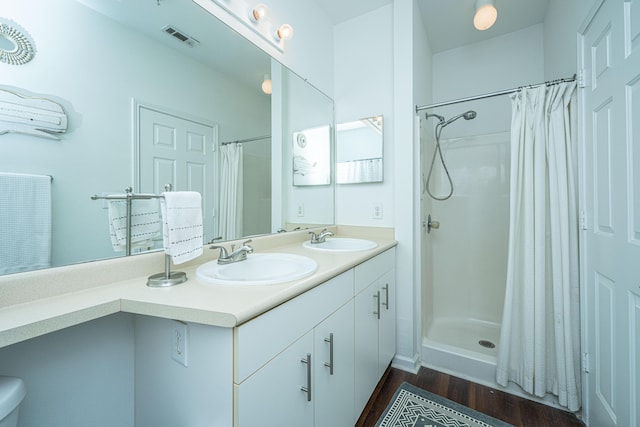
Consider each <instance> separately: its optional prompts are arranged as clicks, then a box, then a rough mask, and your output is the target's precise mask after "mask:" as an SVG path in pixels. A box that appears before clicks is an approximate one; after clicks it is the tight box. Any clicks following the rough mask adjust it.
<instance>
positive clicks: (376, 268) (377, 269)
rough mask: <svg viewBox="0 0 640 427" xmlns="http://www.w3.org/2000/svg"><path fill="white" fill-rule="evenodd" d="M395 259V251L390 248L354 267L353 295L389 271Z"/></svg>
mask: <svg viewBox="0 0 640 427" xmlns="http://www.w3.org/2000/svg"><path fill="white" fill-rule="evenodd" d="M395 259H396V251H395V248H392V249H389V250H388V251H385V252H383V253H381V254H380V255H378V256H376V257H374V258H371V259H370V260H368V261H365V262H363V263H362V264H360V265H358V266H356V268H355V293H356V294H359V293H360V292H362V291H363V290H364V289H365V288H366V287H367V286H369V285H370V284H371V283H373V281H374V280H376V279H377V278H379V277H380V276H382V275H383V274H384V273H386V272H387V271H389V270H391V269H392V268H393V267H394V265H395Z"/></svg>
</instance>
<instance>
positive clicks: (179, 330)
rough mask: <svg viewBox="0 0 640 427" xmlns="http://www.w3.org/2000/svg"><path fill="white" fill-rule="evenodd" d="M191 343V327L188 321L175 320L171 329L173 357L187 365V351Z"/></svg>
mask: <svg viewBox="0 0 640 427" xmlns="http://www.w3.org/2000/svg"><path fill="white" fill-rule="evenodd" d="M188 343H189V329H188V328H187V324H186V323H182V322H178V321H177V320H174V321H173V328H172V330H171V358H172V359H173V360H175V361H176V362H178V363H180V364H181V365H182V366H184V367H185V368H186V367H187V351H188V348H189V347H188Z"/></svg>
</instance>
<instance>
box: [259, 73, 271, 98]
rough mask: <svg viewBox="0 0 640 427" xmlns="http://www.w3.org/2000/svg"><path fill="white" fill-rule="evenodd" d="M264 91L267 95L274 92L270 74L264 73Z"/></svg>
mask: <svg viewBox="0 0 640 427" xmlns="http://www.w3.org/2000/svg"><path fill="white" fill-rule="evenodd" d="M261 86H262V91H263V92H264V93H266V94H267V95H271V93H272V92H273V84H272V83H271V76H270V75H269V74H265V75H264V80H262V85H261Z"/></svg>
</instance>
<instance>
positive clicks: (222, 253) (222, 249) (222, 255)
mask: <svg viewBox="0 0 640 427" xmlns="http://www.w3.org/2000/svg"><path fill="white" fill-rule="evenodd" d="M209 249H220V256H219V257H218V259H220V258H226V257H227V256H229V255H228V254H227V248H225V247H224V246H218V245H212V246H209Z"/></svg>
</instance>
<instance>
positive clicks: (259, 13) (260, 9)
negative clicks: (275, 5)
mask: <svg viewBox="0 0 640 427" xmlns="http://www.w3.org/2000/svg"><path fill="white" fill-rule="evenodd" d="M268 14H269V9H268V8H267V6H266V5H264V4H262V3H260V4H258V5H256V6H255V7H254V8H253V10H251V13H250V14H249V19H251V21H252V22H255V23H258V22H260V21H261V20H262V19H264V18H266V17H267V15H268Z"/></svg>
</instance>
